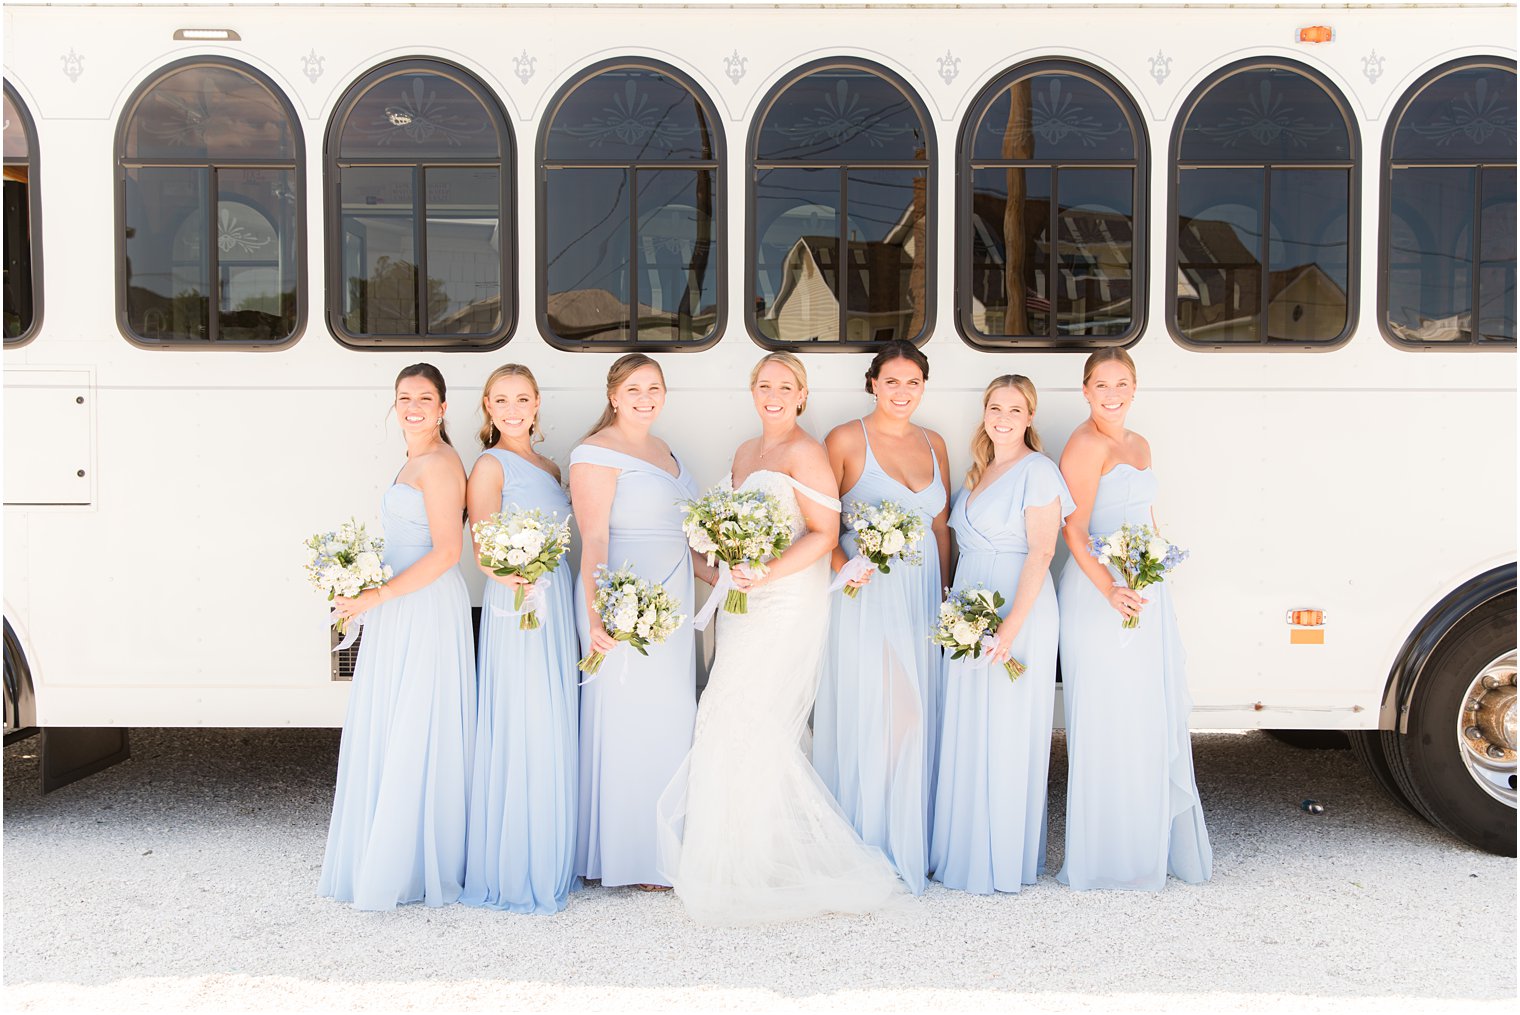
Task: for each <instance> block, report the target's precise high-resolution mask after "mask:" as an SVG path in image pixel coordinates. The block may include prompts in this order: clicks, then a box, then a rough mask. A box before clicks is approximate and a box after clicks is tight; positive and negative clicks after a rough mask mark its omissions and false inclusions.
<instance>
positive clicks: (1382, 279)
mask: <svg viewBox="0 0 1520 1015" xmlns="http://www.w3.org/2000/svg"><path fill="white" fill-rule="evenodd" d="M1469 67H1491V68H1497V69H1502V70H1507V71H1509V72H1510V74H1512V75H1513V74H1516V64H1515V61H1514V60H1513V59H1510V58H1508V57H1502V56H1462V57H1457V58H1456V59H1454V60H1447V61H1445V62H1443V63H1440V64H1437V65H1436V66H1434V67H1432V68H1430V69H1429V70H1427V71H1426V72H1425V73H1424V74H1421V75H1420V76H1419V77H1418V78H1416V79H1415V80H1414V82H1413V83H1412V84H1410V85H1409V86H1408V87H1407V88H1405V89H1404V91H1403V93H1402V94H1400V95H1399V97H1398V98H1397V99H1395V100H1394V103H1393V108H1392V111H1391V112H1390V113H1389V115H1388V116H1387V117H1386V118H1385V119H1384V121H1383V143H1382V146H1381V150H1380V152H1379V157H1378V241H1377V242H1378V249H1377V307H1376V311H1375V313H1376V317H1377V330H1378V334H1380V335H1382V336H1383V341H1385V342H1387V343H1388V344H1389V345H1391V346H1393V347H1394V348H1395V349H1397V350H1399V351H1400V352H1408V353H1421V352H1448V353H1494V352H1508V353H1513V352H1514V351H1515V349H1516V344H1515V343H1512V342H1484V341H1481V340H1480V339H1478V338H1477V337H1476V335H1477V331H1478V324H1479V322H1480V318H1479V316H1478V315H1479V313H1480V310H1479V307H1478V306H1476V305H1475V306H1473V307H1472V309H1471V310H1470V311H1469V312H1470V313H1471V314H1472V315H1473V325H1472V331H1473V333H1474V337H1473V338H1472V339H1469V340H1468V341H1466V342H1462V343H1460V344H1450V345H1448V344H1445V343H1426V342H1411V341H1409V340H1408V339H1404V338H1399V337H1398V336H1397V335H1395V334H1394V333H1393V329H1392V328H1390V327H1389V326H1388V297H1389V286H1388V272H1389V256H1388V255H1389V253H1390V251H1389V245H1390V243H1391V241H1392V235H1391V233H1392V225H1393V167H1394V159H1393V141H1394V135H1395V134H1396V133H1398V128H1399V124H1400V123H1401V122H1402V121H1403V119H1404V115H1405V114H1406V113H1407V112H1408V111H1409V107H1410V106H1411V105H1413V104H1414V103H1415V102H1416V101H1417V100H1418V99H1419V97H1420V95H1421V93H1422V92H1424V91H1425V89H1427V88H1429V87H1430V86H1431V85H1432V84H1434V83H1435V82H1437V81H1439V80H1440V79H1441V78H1443V77H1446V76H1447V75H1448V74H1454V73H1457V72H1458V71H1461V70H1464V69H1467V68H1469ZM1517 79H1520V75H1517ZM1425 161H1427V160H1423V159H1416V160H1413V162H1409V161H1406V162H1404V163H1401V164H1402V165H1410V164H1420V163H1423V162H1425ZM1431 161H1434V160H1431ZM1517 161H1520V160H1517ZM1443 164H1445V165H1450V166H1451V167H1452V168H1461V169H1470V170H1473V172H1474V190H1475V191H1476V193H1475V194H1474V195H1473V201H1474V204H1475V205H1476V210H1478V211H1481V209H1482V203H1483V170H1484V169H1485V168H1488V167H1490V166H1493V167H1497V168H1503V167H1505V166H1509V167H1514V166H1515V165H1516V162H1515V161H1511V162H1507V163H1497V162H1463V163H1456V164H1453V163H1451V162H1450V161H1449V160H1448V161H1445V162H1443ZM1481 218H1482V217H1481V215H1479V216H1477V217H1476V218H1475V219H1474V221H1473V229H1472V233H1473V241H1472V243H1473V253H1474V257H1473V285H1472V289H1473V295H1474V296H1477V295H1479V294H1480V293H1481V288H1480V286H1481V276H1482V266H1481V262H1482V243H1483V232H1482V221H1481Z"/></svg>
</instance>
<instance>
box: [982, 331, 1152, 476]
mask: <svg viewBox="0 0 1520 1015" xmlns="http://www.w3.org/2000/svg"><path fill="white" fill-rule="evenodd" d="M1120 352H1123V350H1122V349H1121V350H1120ZM999 388H1012V389H1014V390H1015V391H1017V392H1018V393H1019V394H1020V395H1023V396H1024V402H1025V404H1026V405H1028V406H1029V425H1028V426H1027V427H1025V428H1024V446H1025V447H1027V448H1028V449H1029V450H1030V451H1043V450H1045V449H1044V448H1043V447H1041V445H1040V435H1039V432H1038V431H1036V430H1035V428H1034V413H1035V408H1036V407H1037V406H1038V404H1039V396H1037V395H1036V394H1035V390H1034V382H1033V381H1031V380H1030V379H1029V378H1028V377H1025V376H1024V375H1023V374H1004V375H1003V376H1001V377H994V378H993V379H992V383H991V384H989V385H987V390H986V391H983V392H982V417H983V418H982V419H980V420H977V423H976V433H975V434H973V435H972V436H971V468H969V469H967V470H966V486H968V487H970V488H971V489H973V490H974V489H976V484H977V481H978V480H980V479H981V478H982V474H983V473H985V472H986V471H987V466H989V465H991V464H992V456H993V447H992V438H991V437H988V436H987V425H986V423H985V422H984V420H985V419H986V415H987V403H988V402H990V401H992V393H993V392H994V391H996V390H998V389H999Z"/></svg>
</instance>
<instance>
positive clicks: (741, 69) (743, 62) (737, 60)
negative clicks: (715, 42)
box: [723, 49, 749, 84]
mask: <svg viewBox="0 0 1520 1015" xmlns="http://www.w3.org/2000/svg"><path fill="white" fill-rule="evenodd" d="M747 70H749V57H747V56H740V55H739V50H738V49H735V50H734V51H733V52H732V53H731V54H729V55H728V56H725V57H724V58H723V73H725V74H727V75H728V80H730V81H732V82H733V83H734V84H738V83H739V82H740V81H741V80H742V79H743V78H744V74H745V72H746V71H747Z"/></svg>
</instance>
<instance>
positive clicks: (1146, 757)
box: [1056, 464, 1214, 892]
mask: <svg viewBox="0 0 1520 1015" xmlns="http://www.w3.org/2000/svg"><path fill="white" fill-rule="evenodd" d="M1155 496H1156V477H1155V474H1154V473H1152V472H1151V470H1150V469H1148V468H1147V469H1136V468H1134V467H1133V466H1131V465H1124V464H1120V465H1116V466H1114V468H1112V469H1110V470H1109V471H1108V472H1107V473H1106V474H1104V476H1103V477H1102V478H1101V479H1100V480H1098V493H1097V496H1096V498H1095V500H1094V502H1093V510H1092V520H1091V521H1090V522H1089V523H1088V531H1090V532H1092V533H1094V534H1103V535H1106V534H1108V533H1110V532H1112V531H1114V530H1115V529H1117V528H1119V526H1121V525H1123V524H1124V523H1125V522H1129V523H1132V524H1139V525H1149V524H1151V503H1152V502H1153V501H1154V500H1155ZM1059 595H1060V601H1061V679H1062V682H1063V685H1064V690H1065V704H1066V752H1067V756H1068V759H1069V762H1068V763H1069V773H1070V774H1069V776H1068V781H1067V786H1066V859H1065V863H1064V864H1062V866H1061V871H1060V873H1059V874H1057V875H1056V876H1057V878H1058V879H1059V880H1060V881H1061V882H1062V883H1064V884H1068V885H1070V886H1071V887H1073V888H1079V889H1085V888H1118V889H1130V890H1138V891H1149V892H1158V891H1160V890H1161V889H1162V888H1163V887H1164V886H1165V884H1166V876H1167V874H1168V873H1170V874H1171V875H1172V876H1173V877H1176V878H1178V879H1179V880H1181V881H1186V882H1189V883H1192V884H1197V883H1200V882H1203V881H1207V880H1208V879H1209V875H1210V874H1211V873H1212V870H1213V862H1214V854H1213V850H1212V849H1211V848H1210V846H1209V833H1208V829H1207V828H1205V827H1204V823H1203V806H1202V804H1201V803H1200V802H1199V799H1198V788H1197V786H1196V785H1195V784H1194V781H1193V749H1192V742H1191V740H1190V739H1189V736H1188V713H1189V712H1191V711H1192V708H1193V700H1192V697H1191V696H1190V695H1189V694H1188V687H1187V671H1186V668H1185V667H1186V653H1184V651H1183V649H1182V639H1181V637H1180V636H1179V634H1178V631H1177V617H1176V614H1175V613H1174V612H1173V610H1172V594H1171V589H1170V588H1169V587H1168V586H1167V584H1166V582H1162V583H1160V584H1158V585H1152V586H1150V587H1149V588H1147V589H1146V590H1145V591H1144V592H1143V593H1142V595H1144V596H1145V598H1146V599H1148V600H1150V602H1149V603H1148V604H1147V605H1146V607H1145V609H1144V610H1142V611H1141V613H1140V626H1139V627H1138V628H1136V629H1134V630H1128V631H1127V630H1124V629H1123V628H1122V627H1121V618H1120V616H1119V614H1118V613H1117V612H1116V611H1115V610H1114V609H1113V607H1111V606H1109V605H1108V601H1107V600H1106V599H1104V598H1103V596H1102V595H1101V594H1100V593H1099V592H1098V590H1097V589H1096V588H1095V587H1094V586H1093V583H1092V582H1091V581H1090V580H1089V579H1088V577H1087V575H1085V574H1083V573H1082V570H1081V568H1079V567H1077V566H1076V564H1074V563H1070V562H1068V563H1067V565H1066V567H1065V569H1064V570H1063V571H1062V572H1061V583H1060V588H1059Z"/></svg>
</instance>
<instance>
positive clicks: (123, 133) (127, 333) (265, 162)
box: [112, 54, 311, 352]
mask: <svg viewBox="0 0 1520 1015" xmlns="http://www.w3.org/2000/svg"><path fill="white" fill-rule="evenodd" d="M191 67H225V68H228V69H230V70H233V71H236V72H238V73H240V74H245V75H247V76H248V77H250V78H252V79H253V80H254V81H257V82H258V83H259V84H261V85H263V86H264V88H265V89H266V90H267V91H268V92H269V94H270V95H271V96H272V97H273V98H274V100H275V102H276V103H278V104H279V106H280V107H281V108H282V109H283V110H284V112H285V117H286V120H287V122H288V123H289V124H290V134H291V139H292V141H293V142H294V147H295V152H294V153H293V154H292V156H291V158H288V159H247V160H229V161H225V162H219V161H217V160H216V159H213V158H209V157H208V158H206V159H201V160H195V161H191V160H185V161H184V162H182V163H176V162H173V161H171V160H164V161H154V160H149V159H140V158H133V159H128V158H127V157H126V141H127V127H128V124H129V123H130V122H131V120H132V117H133V115H134V114H135V113H136V112H137V109H138V107H139V106H140V105H141V104H142V101H143V99H144V98H146V97H147V94H148V92H150V91H151V90H152V89H153V88H154V87H155V86H157V85H158V84H160V83H161V82H162V81H163V80H164V79H165V78H167V77H169V76H170V75H171V74H174V73H176V72H178V71H181V70H186V69H188V68H191ZM112 146H113V150H112V155H113V158H114V161H113V165H112V172H113V174H114V177H113V181H112V197H113V204H114V205H115V209H114V222H115V230H116V241H115V257H116V263H115V265H114V266H113V274H114V276H115V280H116V292H115V303H116V307H115V310H116V313H115V317H116V330H117V331H119V332H121V335H122V337H123V338H125V339H126V340H127V341H128V342H129V343H131V344H132V345H133V346H136V347H137V348H139V349H152V350H177V351H184V350H189V351H193V352H206V351H220V350H226V351H229V352H236V351H243V352H277V351H279V350H282V349H289V348H290V347H291V346H293V345H295V344H296V343H297V342H299V341H300V340H301V338H302V337H303V336H304V335H305V334H306V325H307V323H308V316H309V315H308V312H309V310H310V302H309V299H310V287H309V286H308V285H307V275H308V274H309V270H310V260H311V258H310V251H309V248H308V246H307V241H306V235H307V231H306V175H307V174H306V167H307V162H306V129H305V126H304V124H303V123H302V121H301V118H300V116H299V115H298V114H297V113H296V108H295V104H294V103H293V102H292V101H291V99H290V96H289V95H287V94H286V93H285V90H284V89H282V88H281V87H280V86H279V85H277V84H276V83H275V82H274V79H273V78H271V77H270V76H269V75H267V74H265V73H264V72H263V71H261V70H259V69H258V68H257V67H254V66H253V65H252V64H249V63H246V62H244V61H242V60H235V59H232V58H231V57H225V56H217V55H213V54H198V55H193V56H187V57H184V58H182V59H179V60H172V61H170V62H169V63H166V64H164V65H163V66H161V67H157V68H155V69H154V70H153V72H152V73H150V74H148V75H147V76H145V77H144V78H143V79H142V80H141V81H139V82H138V84H137V87H136V88H134V89H133V90H132V94H131V95H130V96H129V97H128V98H127V101H126V104H125V105H124V106H123V107H122V111H121V115H120V116H119V117H118V118H117V120H116V130H115V137H114V140H113V142H112ZM140 168H188V169H204V170H206V171H208V172H210V173H213V174H214V173H215V172H216V171H217V170H218V169H244V168H248V169H260V168H280V169H284V170H288V171H289V172H290V173H291V174H292V175H293V176H294V177H295V181H296V211H295V228H296V236H295V249H296V256H297V263H296V264H295V266H294V270H295V285H296V314H295V323H294V326H293V327H292V328H291V331H290V334H289V335H288V336H287V337H285V338H282V339H278V340H275V341H268V342H257V341H249V340H246V339H239V340H233V339H221V338H216V339H213V338H210V337H208V338H207V339H205V340H204V341H201V340H180V339H170V340H167V341H165V340H163V339H149V338H144V337H143V336H141V335H139V334H137V333H136V332H135V331H133V330H132V326H131V323H130V321H129V320H128V309H127V173H128V171H129V170H131V169H140ZM209 199H210V200H211V201H212V202H213V204H215V203H217V201H218V198H217V195H216V194H214V193H213V194H211V195H210V197H209ZM211 218H213V219H214V218H215V216H211ZM207 228H208V230H209V229H210V228H212V226H211V223H209V222H208V223H207ZM213 245H214V244H213ZM212 256H213V257H214V258H215V260H214V262H213V268H212V272H211V275H212V278H213V280H214V279H215V278H216V276H217V274H218V273H217V271H216V268H217V267H219V266H220V263H221V257H220V255H219V254H213V255H212ZM219 312H220V311H218V310H217V309H216V308H215V307H214V306H212V299H211V296H210V295H208V296H207V323H206V327H207V331H208V333H209V332H210V331H212V330H213V329H214V326H213V324H212V321H213V320H214V318H215V316H216V314H217V313H219Z"/></svg>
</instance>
